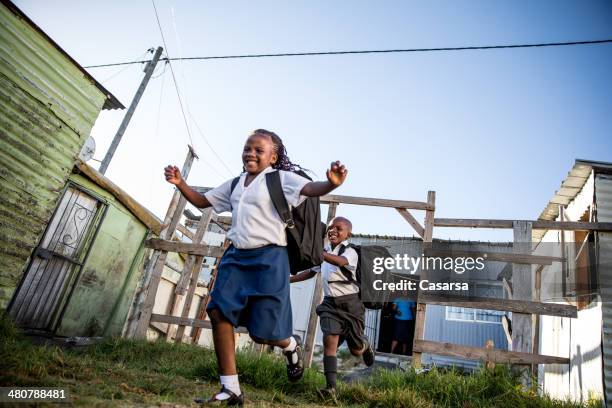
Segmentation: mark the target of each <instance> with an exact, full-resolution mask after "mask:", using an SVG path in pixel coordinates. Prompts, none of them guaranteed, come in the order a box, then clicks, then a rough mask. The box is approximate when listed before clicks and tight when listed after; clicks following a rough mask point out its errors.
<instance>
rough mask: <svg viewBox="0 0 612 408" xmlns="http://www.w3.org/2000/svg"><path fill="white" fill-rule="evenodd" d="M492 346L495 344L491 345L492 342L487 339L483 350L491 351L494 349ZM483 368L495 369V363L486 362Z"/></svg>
mask: <svg viewBox="0 0 612 408" xmlns="http://www.w3.org/2000/svg"><path fill="white" fill-rule="evenodd" d="M494 345H495V343H493V340H491V339H489V340H487V342H486V344H485V348H486V349H487V350H493V349H494ZM485 367H486V368H487V370H493V369H494V368H495V363H494V362H493V361H487V362H486V363H485Z"/></svg>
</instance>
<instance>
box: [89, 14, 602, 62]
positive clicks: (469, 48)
mask: <svg viewBox="0 0 612 408" xmlns="http://www.w3.org/2000/svg"><path fill="white" fill-rule="evenodd" d="M158 21H159V19H158ZM162 37H163V35H162ZM608 43H612V39H606V40H589V41H566V42H552V43H536V44H511V45H483V46H467V47H440V48H406V49H391V50H362V51H321V52H293V53H282V54H245V55H222V56H204V57H182V58H165V60H168V61H195V60H214V59H239V58H269V57H304V56H319V55H349V54H391V53H408V52H437V51H475V50H496V49H509V48H537V47H560V46H571V45H588V44H608ZM143 62H148V61H129V62H117V63H112V64H99V65H89V66H86V67H85V68H104V67H114V66H119V65H129V64H140V63H143Z"/></svg>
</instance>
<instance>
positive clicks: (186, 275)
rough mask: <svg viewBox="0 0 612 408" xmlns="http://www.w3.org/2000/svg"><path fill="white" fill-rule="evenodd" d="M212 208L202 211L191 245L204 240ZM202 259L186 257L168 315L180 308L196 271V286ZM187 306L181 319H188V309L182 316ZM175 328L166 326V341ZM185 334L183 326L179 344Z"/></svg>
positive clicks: (201, 257)
mask: <svg viewBox="0 0 612 408" xmlns="http://www.w3.org/2000/svg"><path fill="white" fill-rule="evenodd" d="M212 213H213V211H212V208H207V209H205V210H204V211H202V217H201V219H200V222H199V223H198V227H197V229H196V232H195V234H194V237H193V241H192V242H193V243H194V244H199V243H201V242H202V239H203V238H204V235H205V234H206V230H207V229H208V225H209V224H210V219H211V218H212ZM203 259H204V257H203V256H197V255H188V256H187V259H186V260H185V264H184V266H183V271H182V272H181V277H180V278H179V280H178V282H177V283H176V287H175V288H174V299H173V301H172V310H171V311H170V315H171V316H174V315H176V314H177V313H178V309H179V307H180V304H181V300H182V299H183V298H184V295H185V290H186V286H187V284H188V283H190V282H191V281H192V280H193V274H194V273H195V271H198V273H197V274H196V285H195V286H197V276H198V275H199V271H200V269H201V268H202V260H203ZM195 286H194V289H193V290H194V291H195ZM190 292H191V288H190ZM187 297H188V298H189V294H188V295H187ZM191 299H193V293H191ZM191 299H188V300H189V305H190V304H191ZM186 305H187V300H186V301H185V302H184V303H183V314H181V317H189V316H188V315H189V307H188V306H187V307H188V309H187V315H184V313H185V306H186ZM174 329H175V326H174V325H168V331H167V332H166V340H170V339H171V338H172V337H174V335H175V333H176V331H175V330H174ZM179 331H181V329H180V327H179ZM184 332H185V329H184V326H183V330H182V332H181V333H180V335H178V334H177V336H176V339H177V340H178V341H179V342H181V339H182V338H183V336H182V335H183V333H184Z"/></svg>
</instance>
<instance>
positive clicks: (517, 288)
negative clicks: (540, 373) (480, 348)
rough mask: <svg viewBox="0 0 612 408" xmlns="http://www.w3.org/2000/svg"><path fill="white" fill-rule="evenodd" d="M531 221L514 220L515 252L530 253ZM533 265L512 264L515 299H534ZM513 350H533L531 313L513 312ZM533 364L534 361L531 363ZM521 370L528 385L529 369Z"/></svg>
mask: <svg viewBox="0 0 612 408" xmlns="http://www.w3.org/2000/svg"><path fill="white" fill-rule="evenodd" d="M531 234H532V228H531V223H530V222H527V221H515V222H514V244H513V248H512V249H513V253H518V254H521V253H523V254H524V253H529V252H531V250H532V247H531ZM531 275H532V273H531V265H524V264H517V263H513V264H512V288H513V295H514V299H515V300H529V301H531V300H533V281H532V277H531ZM512 351H516V352H521V353H532V352H533V321H532V315H531V314H524V313H513V314H512ZM529 364H532V363H529ZM516 369H517V370H519V371H520V372H521V382H522V383H523V384H524V385H526V386H528V385H529V384H530V383H531V378H530V375H529V371H530V370H529V369H527V368H520V367H517V368H516Z"/></svg>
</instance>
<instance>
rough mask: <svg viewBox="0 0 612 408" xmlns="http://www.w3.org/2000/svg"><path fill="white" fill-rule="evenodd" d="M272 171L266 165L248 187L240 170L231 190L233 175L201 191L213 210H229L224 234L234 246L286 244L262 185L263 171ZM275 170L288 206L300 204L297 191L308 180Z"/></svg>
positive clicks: (278, 221)
mask: <svg viewBox="0 0 612 408" xmlns="http://www.w3.org/2000/svg"><path fill="white" fill-rule="evenodd" d="M272 171H275V170H274V169H273V168H272V167H268V168H266V169H265V170H263V171H262V172H261V173H259V174H258V175H257V176H256V177H255V179H254V180H253V181H251V184H249V186H248V187H244V179H245V178H246V175H247V173H242V174H241V175H240V179H239V181H238V184H236V187H235V188H234V191H233V192H232V191H231V186H232V180H233V179H230V180H228V181H226V182H225V183H223V184H221V185H220V186H219V187H217V188H214V189H212V190H210V191H208V192H206V193H205V194H204V195H205V196H206V198H207V199H208V201H209V202H210V204H212V207H213V209H214V210H215V212H216V213H222V212H226V211H231V212H232V227H231V228H230V230H229V232H228V234H227V238H228V239H229V240H230V241H232V244H233V245H234V246H235V247H236V248H240V249H250V248H259V247H262V246H266V245H270V244H274V245H279V246H287V236H286V234H285V224H284V223H283V222H282V220H281V218H280V216H279V215H278V212H277V211H276V208H274V204H273V203H272V199H271V198H270V193H269V192H268V186H267V185H266V176H265V175H266V174H267V173H270V172H272ZM279 173H280V181H281V185H282V186H283V192H284V193H285V198H286V199H287V203H288V204H289V205H290V206H291V207H296V206H298V205H300V204H301V203H302V202H303V201H304V200H305V199H306V196H303V195H300V191H302V188H303V187H304V186H305V185H306V184H308V183H309V182H310V180H308V179H306V178H304V177H302V176H299V175H297V174H295V173H293V172H291V171H283V170H279Z"/></svg>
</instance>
